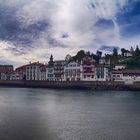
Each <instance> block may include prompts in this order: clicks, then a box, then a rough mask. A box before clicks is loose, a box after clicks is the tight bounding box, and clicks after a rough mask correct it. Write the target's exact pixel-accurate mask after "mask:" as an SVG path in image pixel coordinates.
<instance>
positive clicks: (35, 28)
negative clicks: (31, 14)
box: [0, 5, 48, 47]
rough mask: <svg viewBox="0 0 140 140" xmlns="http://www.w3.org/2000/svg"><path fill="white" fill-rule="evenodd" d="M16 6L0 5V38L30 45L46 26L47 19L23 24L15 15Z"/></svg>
mask: <svg viewBox="0 0 140 140" xmlns="http://www.w3.org/2000/svg"><path fill="white" fill-rule="evenodd" d="M17 10H19V9H18V8H17V7H9V6H6V5H0V40H5V41H11V42H12V43H14V44H16V45H18V44H19V45H21V46H22V45H23V46H27V47H28V45H31V44H32V43H33V42H34V41H35V40H36V39H37V38H38V37H39V35H40V33H41V32H43V31H44V30H45V29H46V28H47V27H48V23H47V21H44V20H42V21H38V22H36V23H33V24H31V25H29V26H23V23H22V22H21V21H19V19H18V17H17V16H16V12H17Z"/></svg>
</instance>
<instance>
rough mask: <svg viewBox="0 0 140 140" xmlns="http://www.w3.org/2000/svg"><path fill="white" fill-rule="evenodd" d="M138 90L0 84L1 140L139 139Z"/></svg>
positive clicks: (139, 94) (139, 108) (139, 107)
mask: <svg viewBox="0 0 140 140" xmlns="http://www.w3.org/2000/svg"><path fill="white" fill-rule="evenodd" d="M139 139H140V92H128V91H127V92H124V91H122V92H120V91H104V92H103V91H102V92H99V91H98V92H96V91H86V90H85V91H84V90H78V91H76V90H48V89H31V88H29V89H28V88H0V140H139Z"/></svg>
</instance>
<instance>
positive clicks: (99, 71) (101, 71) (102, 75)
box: [95, 65, 110, 81]
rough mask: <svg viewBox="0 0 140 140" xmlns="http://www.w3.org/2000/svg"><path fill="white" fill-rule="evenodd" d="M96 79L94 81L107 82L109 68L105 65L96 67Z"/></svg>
mask: <svg viewBox="0 0 140 140" xmlns="http://www.w3.org/2000/svg"><path fill="white" fill-rule="evenodd" d="M95 72H96V77H95V81H109V80H110V74H109V68H108V66H106V65H98V66H96V71H95Z"/></svg>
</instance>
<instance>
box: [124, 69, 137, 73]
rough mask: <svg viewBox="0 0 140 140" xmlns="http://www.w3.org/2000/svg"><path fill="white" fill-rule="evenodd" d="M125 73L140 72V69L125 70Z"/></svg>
mask: <svg viewBox="0 0 140 140" xmlns="http://www.w3.org/2000/svg"><path fill="white" fill-rule="evenodd" d="M123 74H140V69H137V70H123Z"/></svg>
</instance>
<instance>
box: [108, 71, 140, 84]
mask: <svg viewBox="0 0 140 140" xmlns="http://www.w3.org/2000/svg"><path fill="white" fill-rule="evenodd" d="M111 77H112V80H113V81H122V82H125V83H126V84H133V83H134V82H140V70H117V71H112V74H111Z"/></svg>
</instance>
